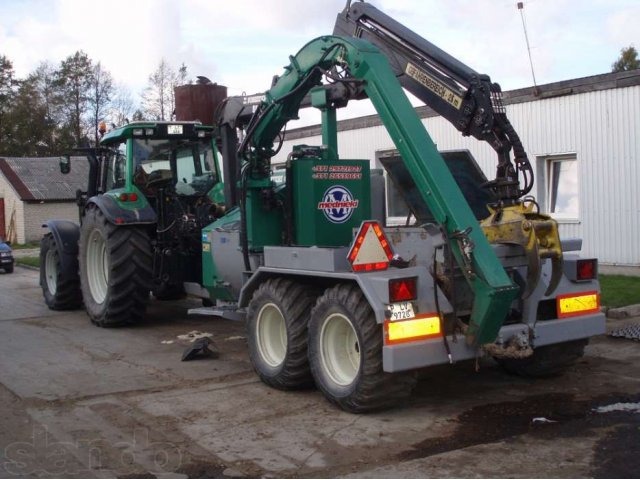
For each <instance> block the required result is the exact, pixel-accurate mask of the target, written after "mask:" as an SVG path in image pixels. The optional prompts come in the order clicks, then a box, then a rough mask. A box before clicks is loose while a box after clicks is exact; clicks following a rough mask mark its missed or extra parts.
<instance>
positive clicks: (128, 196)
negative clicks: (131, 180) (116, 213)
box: [118, 192, 138, 202]
mask: <svg viewBox="0 0 640 480" xmlns="http://www.w3.org/2000/svg"><path fill="white" fill-rule="evenodd" d="M118 200H120V201H121V202H137V201H138V194H137V193H136V192H131V193H126V192H122V193H121V194H120V195H119V196H118Z"/></svg>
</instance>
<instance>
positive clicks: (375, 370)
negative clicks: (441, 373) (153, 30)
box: [309, 284, 416, 413]
mask: <svg viewBox="0 0 640 480" xmlns="http://www.w3.org/2000/svg"><path fill="white" fill-rule="evenodd" d="M382 343H383V341H382V327H381V325H379V324H378V323H376V320H375V317H374V314H373V310H372V309H371V306H370V305H369V302H367V300H366V298H365V297H364V295H363V293H362V291H361V290H360V288H359V287H358V286H357V285H354V284H340V285H336V286H334V287H332V288H330V289H328V290H327V291H326V292H325V293H324V295H323V296H321V297H320V298H319V299H318V302H317V303H316V306H315V307H314V308H313V311H312V312H311V321H310V323H309V362H310V364H311V373H312V374H313V377H314V379H315V381H316V385H317V386H318V388H319V389H320V390H321V391H322V393H324V395H325V396H326V397H327V399H329V400H330V401H331V402H333V403H335V404H336V405H338V406H339V407H340V408H342V409H343V410H346V411H349V412H354V413H360V412H366V411H372V410H380V409H384V408H389V407H392V406H394V405H396V404H397V403H398V402H399V401H400V400H402V399H404V398H405V397H408V396H409V395H410V394H411V390H413V387H414V386H415V383H416V377H415V374H414V373H410V372H407V373H404V372H403V373H386V372H384V371H383V370H382Z"/></svg>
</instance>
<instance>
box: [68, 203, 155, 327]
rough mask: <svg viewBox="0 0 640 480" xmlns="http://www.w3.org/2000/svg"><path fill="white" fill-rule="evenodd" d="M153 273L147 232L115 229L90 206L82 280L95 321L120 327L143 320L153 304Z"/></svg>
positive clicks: (84, 225)
mask: <svg viewBox="0 0 640 480" xmlns="http://www.w3.org/2000/svg"><path fill="white" fill-rule="evenodd" d="M151 269H152V262H151V247H150V243H149V237H148V235H147V233H146V231H145V230H143V229H142V228H140V227H135V226H117V225H113V224H111V223H109V222H108V221H107V219H106V218H105V216H104V214H103V213H102V212H101V211H100V209H98V208H97V207H93V206H90V207H89V208H88V210H87V211H86V213H85V217H84V220H83V222H82V227H81V229H80V279H81V285H82V296H83V298H84V303H85V307H86V309H87V313H88V314H89V318H91V321H92V322H93V323H94V324H96V325H98V326H99V327H117V326H121V325H126V324H130V323H133V322H135V321H137V320H140V319H141V318H142V317H143V316H144V312H145V310H146V307H147V303H148V301H149V290H150V284H151Z"/></svg>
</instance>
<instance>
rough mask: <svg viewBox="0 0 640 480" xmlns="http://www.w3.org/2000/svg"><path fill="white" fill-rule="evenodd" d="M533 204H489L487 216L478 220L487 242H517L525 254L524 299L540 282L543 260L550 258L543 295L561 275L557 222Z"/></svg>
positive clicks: (552, 289) (515, 243)
mask: <svg viewBox="0 0 640 480" xmlns="http://www.w3.org/2000/svg"><path fill="white" fill-rule="evenodd" d="M533 207H534V204H533V203H529V204H528V205H525V204H524V203H518V204H516V205H511V206H508V207H491V206H489V207H488V208H489V212H490V215H489V216H488V217H487V218H485V219H484V220H483V221H482V222H480V226H481V227H482V230H483V231H484V233H485V235H486V236H487V239H488V240H489V242H490V243H500V244H506V245H519V246H521V247H522V248H523V249H524V252H525V255H526V257H527V267H528V268H527V285H526V288H525V291H524V292H523V294H522V298H527V297H529V295H531V293H532V292H533V291H534V290H535V288H536V287H537V285H538V282H539V281H540V273H541V271H542V269H541V263H542V260H543V259H545V258H549V259H551V278H550V280H549V285H548V287H547V290H546V292H545V295H549V294H551V293H552V292H553V291H554V290H555V289H556V287H557V286H558V283H560V279H561V278H562V248H561V245H560V236H559V234H558V224H557V222H556V221H555V220H554V219H553V218H551V217H549V216H548V215H543V214H541V213H536V212H534V211H533Z"/></svg>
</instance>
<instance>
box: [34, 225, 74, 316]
mask: <svg viewBox="0 0 640 480" xmlns="http://www.w3.org/2000/svg"><path fill="white" fill-rule="evenodd" d="M75 267H76V268H77V264H76V265H75ZM40 286H41V287H42V293H43V296H44V301H45V303H46V304H47V306H48V307H49V308H50V309H51V310H73V309H76V308H79V307H80V306H81V305H82V292H81V291H80V275H79V274H78V271H77V269H74V271H67V272H64V271H63V269H62V262H61V260H60V251H59V250H58V244H57V243H56V240H55V238H54V237H53V234H51V233H48V234H46V235H45V236H44V237H42V240H40Z"/></svg>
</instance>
